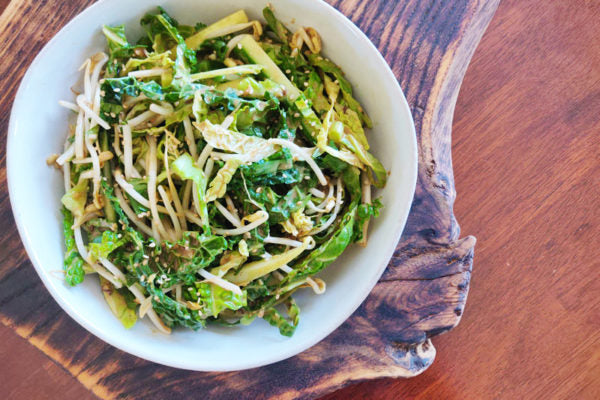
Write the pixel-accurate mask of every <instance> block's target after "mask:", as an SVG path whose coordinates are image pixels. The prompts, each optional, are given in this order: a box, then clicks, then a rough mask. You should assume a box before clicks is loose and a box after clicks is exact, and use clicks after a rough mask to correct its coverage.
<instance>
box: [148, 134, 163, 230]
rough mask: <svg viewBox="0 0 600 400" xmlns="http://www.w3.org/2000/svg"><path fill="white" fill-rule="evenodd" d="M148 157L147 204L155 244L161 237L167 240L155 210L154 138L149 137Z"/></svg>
mask: <svg viewBox="0 0 600 400" xmlns="http://www.w3.org/2000/svg"><path fill="white" fill-rule="evenodd" d="M148 147H149V150H148V155H147V157H148V158H147V162H146V164H147V165H148V168H147V171H146V172H147V173H148V202H149V203H150V207H149V208H150V213H151V214H152V222H153V223H156V228H157V230H158V234H159V235H158V236H156V237H155V239H156V241H157V242H160V240H161V237H160V236H161V235H162V236H165V237H167V238H168V234H167V232H166V231H165V227H164V226H163V224H162V221H161V220H160V215H158V209H157V208H156V138H155V137H153V136H150V137H149V138H148Z"/></svg>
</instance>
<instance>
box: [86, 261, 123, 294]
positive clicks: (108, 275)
mask: <svg viewBox="0 0 600 400" xmlns="http://www.w3.org/2000/svg"><path fill="white" fill-rule="evenodd" d="M90 267H92V269H93V270H94V271H95V272H96V273H98V275H100V276H101V277H103V278H104V279H106V280H107V281H109V282H110V283H112V284H113V286H114V287H116V288H117V289H119V288H121V287H123V284H122V283H121V282H119V281H118V280H117V279H116V278H115V277H114V276H113V275H112V274H111V273H110V272H108V271H107V270H105V269H104V268H102V267H101V266H99V265H98V264H95V263H94V264H90Z"/></svg>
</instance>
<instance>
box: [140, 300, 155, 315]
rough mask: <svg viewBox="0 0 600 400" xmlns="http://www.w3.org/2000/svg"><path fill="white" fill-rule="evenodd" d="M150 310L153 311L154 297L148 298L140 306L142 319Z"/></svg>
mask: <svg viewBox="0 0 600 400" xmlns="http://www.w3.org/2000/svg"><path fill="white" fill-rule="evenodd" d="M150 309H152V297H151V296H148V297H146V298H145V299H144V300H143V301H142V303H141V304H140V308H139V310H138V313H139V315H140V318H144V316H145V315H146V313H147V312H148V311H150Z"/></svg>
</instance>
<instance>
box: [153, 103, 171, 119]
mask: <svg viewBox="0 0 600 400" xmlns="http://www.w3.org/2000/svg"><path fill="white" fill-rule="evenodd" d="M150 111H153V112H155V113H156V114H160V115H165V116H169V115H171V114H173V107H171V108H168V107H166V106H159V105H158V104H154V103H152V104H150Z"/></svg>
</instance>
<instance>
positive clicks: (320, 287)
mask: <svg viewBox="0 0 600 400" xmlns="http://www.w3.org/2000/svg"><path fill="white" fill-rule="evenodd" d="M306 283H308V284H309V285H310V287H311V288H312V290H313V292H315V294H323V293H325V289H326V288H327V286H326V285H325V281H324V280H323V279H319V278H315V279H314V280H313V279H312V278H310V277H309V278H306Z"/></svg>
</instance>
